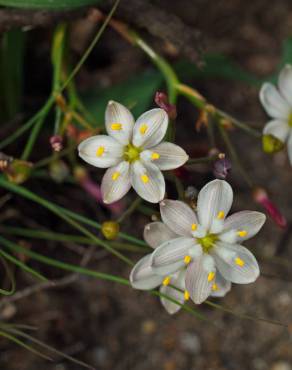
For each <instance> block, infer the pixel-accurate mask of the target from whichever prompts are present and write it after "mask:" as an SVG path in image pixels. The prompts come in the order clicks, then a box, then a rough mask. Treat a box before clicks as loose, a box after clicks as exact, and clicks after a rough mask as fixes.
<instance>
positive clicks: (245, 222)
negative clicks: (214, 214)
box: [220, 211, 266, 242]
mask: <svg viewBox="0 0 292 370" xmlns="http://www.w3.org/2000/svg"><path fill="white" fill-rule="evenodd" d="M265 221H266V216H265V215H264V214H263V213H261V212H256V211H241V212H237V213H234V214H233V215H231V216H229V217H227V218H226V219H225V221H224V232H228V231H233V232H234V233H235V238H234V240H233V241H232V242H236V241H239V242H241V241H243V240H247V239H250V238H252V237H253V236H254V235H256V234H257V233H258V232H259V231H260V229H261V228H262V226H263V224H264V223H265ZM223 235H224V234H223ZM220 238H221V240H222V237H220ZM225 241H228V240H227V239H225Z"/></svg>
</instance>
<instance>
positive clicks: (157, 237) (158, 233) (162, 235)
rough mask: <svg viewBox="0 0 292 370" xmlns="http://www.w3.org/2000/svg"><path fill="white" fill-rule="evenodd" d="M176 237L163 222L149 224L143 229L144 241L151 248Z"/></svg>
mask: <svg viewBox="0 0 292 370" xmlns="http://www.w3.org/2000/svg"><path fill="white" fill-rule="evenodd" d="M177 237H178V235H177V234H175V233H174V232H173V231H171V230H170V229H169V228H168V227H167V226H166V225H165V224H164V223H163V222H151V223H150V224H148V225H146V226H145V228H144V240H145V241H146V243H147V244H149V245H150V247H152V248H156V247H159V246H160V245H161V244H162V243H164V242H166V241H168V240H171V239H175V238H177Z"/></svg>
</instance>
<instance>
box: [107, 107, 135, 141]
mask: <svg viewBox="0 0 292 370" xmlns="http://www.w3.org/2000/svg"><path fill="white" fill-rule="evenodd" d="M105 126H106V131H107V133H108V134H109V135H110V136H111V137H113V138H114V139H116V140H117V141H118V142H119V143H121V144H122V145H127V144H129V142H130V141H131V139H132V134H133V127H134V118H133V116H132V113H131V112H130V111H129V110H128V109H127V108H126V107H125V106H123V105H122V104H120V103H117V102H115V101H112V100H111V101H109V103H108V105H107V108H106V111H105Z"/></svg>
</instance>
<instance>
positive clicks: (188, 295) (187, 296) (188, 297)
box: [184, 290, 190, 301]
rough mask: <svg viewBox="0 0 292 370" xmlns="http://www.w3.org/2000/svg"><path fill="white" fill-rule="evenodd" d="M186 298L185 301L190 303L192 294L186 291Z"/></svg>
mask: <svg viewBox="0 0 292 370" xmlns="http://www.w3.org/2000/svg"><path fill="white" fill-rule="evenodd" d="M184 298H185V301H188V300H189V299H190V293H189V292H188V291H187V290H185V293H184Z"/></svg>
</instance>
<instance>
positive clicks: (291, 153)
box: [287, 131, 292, 166]
mask: <svg viewBox="0 0 292 370" xmlns="http://www.w3.org/2000/svg"><path fill="white" fill-rule="evenodd" d="M287 148H288V157H289V161H290V164H291V166H292V131H291V133H290V135H289V139H288V142H287Z"/></svg>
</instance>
